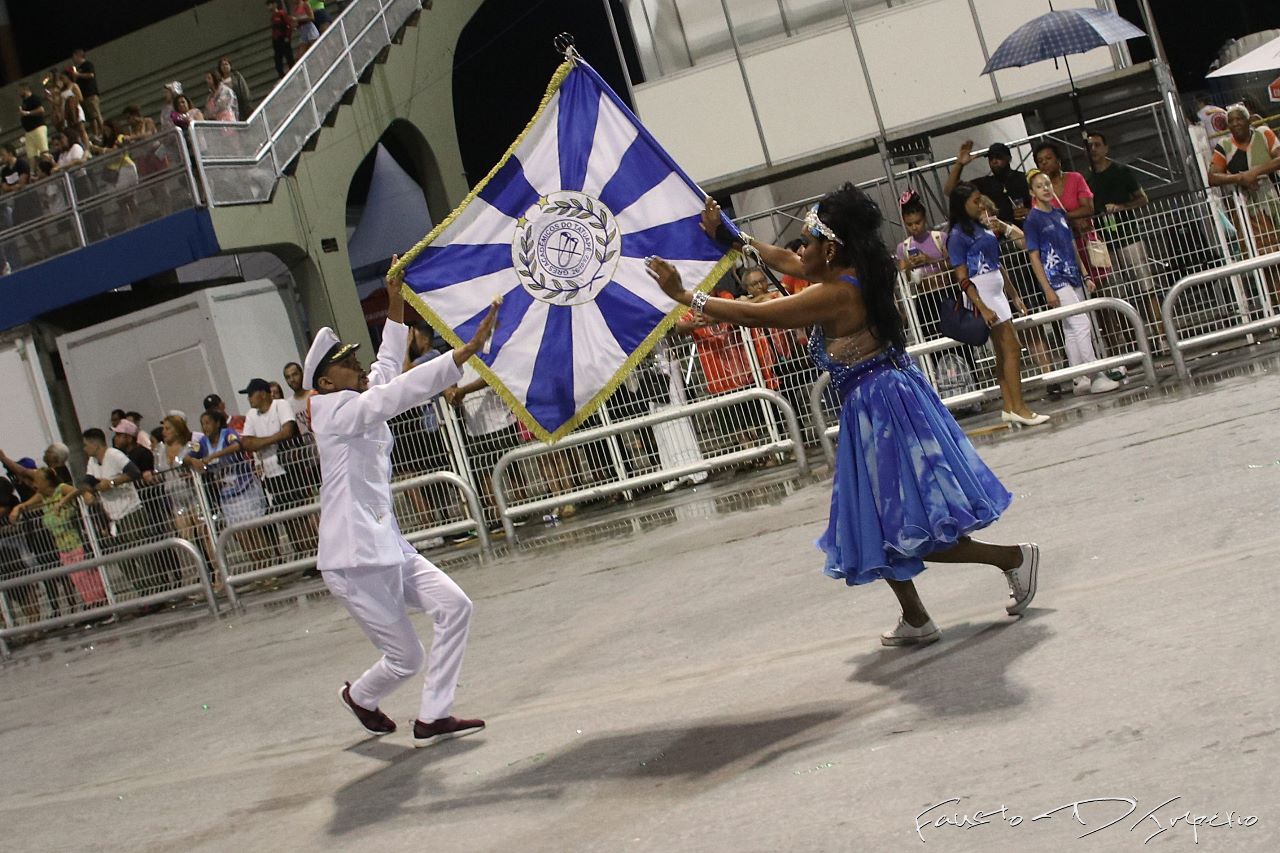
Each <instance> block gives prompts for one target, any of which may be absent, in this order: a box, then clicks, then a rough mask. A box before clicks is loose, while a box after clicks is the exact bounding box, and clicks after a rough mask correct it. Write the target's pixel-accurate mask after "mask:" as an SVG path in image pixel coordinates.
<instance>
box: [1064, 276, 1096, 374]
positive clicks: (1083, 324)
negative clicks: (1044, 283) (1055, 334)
mask: <svg viewBox="0 0 1280 853" xmlns="http://www.w3.org/2000/svg"><path fill="white" fill-rule="evenodd" d="M1054 293H1056V294H1058V304H1059V305H1063V306H1066V305H1075V304H1076V303H1077V302H1083V301H1084V288H1083V287H1075V286H1073V285H1070V284H1068V285H1066V286H1064V287H1060V288H1058V289H1057V290H1055V291H1054ZM1062 332H1063V337H1064V338H1065V339H1066V341H1065V343H1066V347H1067V363H1068V364H1070V365H1072V366H1075V365H1077V364H1085V363H1087V362H1090V361H1097V360H1098V356H1097V354H1096V353H1095V352H1094V349H1093V323H1091V322H1089V315H1088V314H1076V315H1075V316H1073V317H1068V318H1067V319H1065V320H1063V321H1062Z"/></svg>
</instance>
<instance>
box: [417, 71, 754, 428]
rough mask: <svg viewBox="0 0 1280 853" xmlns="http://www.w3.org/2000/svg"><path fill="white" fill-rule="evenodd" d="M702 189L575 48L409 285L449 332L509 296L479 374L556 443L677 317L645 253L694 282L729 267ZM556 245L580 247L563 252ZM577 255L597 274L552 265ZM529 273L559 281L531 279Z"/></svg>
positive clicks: (469, 324)
mask: <svg viewBox="0 0 1280 853" xmlns="http://www.w3.org/2000/svg"><path fill="white" fill-rule="evenodd" d="M564 70H565V69H563V68H562V72H560V73H563V71H564ZM558 76H559V73H558ZM705 198H706V196H705V194H704V193H703V192H702V190H700V189H699V188H698V186H697V185H696V184H694V182H693V181H692V180H691V179H690V178H689V177H688V176H687V175H685V174H684V172H682V171H681V170H680V168H679V167H678V166H677V165H676V164H675V163H674V162H673V161H672V159H671V158H670V156H669V155H668V154H667V153H666V152H665V151H663V150H662V148H661V147H660V146H659V145H658V143H657V142H656V141H655V140H654V139H653V137H652V136H651V135H650V134H649V133H648V131H646V130H645V129H644V128H643V127H642V126H641V125H640V122H639V120H638V119H637V118H636V117H635V115H633V114H632V113H631V111H630V110H629V109H627V107H626V105H625V104H623V103H622V101H621V100H620V99H619V98H618V96H617V95H616V94H615V93H614V92H613V91H612V90H611V89H610V88H609V86H608V85H607V84H606V83H605V82H604V81H603V80H602V79H601V78H600V76H599V75H598V74H597V73H596V72H595V70H594V69H592V68H591V67H590V66H589V65H587V64H586V63H585V62H583V61H582V60H581V59H576V60H575V61H574V63H573V65H572V67H571V68H569V69H568V73H567V75H566V76H564V77H563V79H562V81H561V82H560V84H559V86H558V87H557V86H556V85H555V83H554V81H553V84H552V89H551V90H550V91H549V95H548V99H547V100H546V101H545V102H544V106H543V108H542V109H541V110H540V111H539V113H538V115H537V116H535V117H534V120H533V121H532V122H531V123H530V125H529V127H528V128H526V130H525V132H524V134H522V136H521V138H520V139H518V140H517V142H516V144H515V145H514V146H513V147H512V149H511V150H510V151H509V152H508V154H507V156H506V157H505V158H504V160H502V161H500V162H499V165H498V166H497V167H496V168H495V169H494V171H493V172H491V173H490V175H489V176H488V178H486V180H485V181H484V182H483V183H481V184H480V186H478V187H477V188H476V190H475V191H473V193H472V195H471V196H470V197H468V200H467V201H466V202H464V203H463V205H462V206H461V207H460V208H459V209H458V210H457V211H455V212H454V214H453V216H452V217H451V218H450V220H446V222H445V223H442V226H441V228H439V229H437V232H433V234H431V235H429V236H428V238H427V240H425V241H424V244H420V245H419V247H417V249H416V250H415V251H416V256H415V257H414V258H413V260H412V262H411V263H410V264H409V265H408V266H407V267H406V272H405V282H406V284H408V286H409V287H410V288H411V289H412V290H413V292H414V293H415V294H416V295H417V297H418V299H413V298H412V297H411V301H413V302H414V303H415V305H416V306H417V307H419V308H420V309H422V308H425V309H426V310H425V311H422V312H421V313H423V314H424V316H426V317H427V319H428V320H429V321H430V322H431V323H432V325H434V326H435V327H436V328H437V329H438V330H439V331H440V332H441V333H442V334H445V336H446V337H450V338H453V339H454V340H463V341H465V340H467V339H469V338H470V337H471V336H472V334H473V333H474V331H475V329H476V326H477V325H478V324H479V323H480V320H481V319H482V318H483V316H484V314H485V312H486V310H487V309H488V306H489V304H490V302H491V301H492V300H493V298H494V297H495V296H499V295H501V296H502V297H503V302H502V307H501V309H500V313H499V319H498V328H497V333H496V334H495V335H494V338H493V341H492V343H491V344H490V348H489V350H488V351H487V352H485V353H484V354H482V355H481V356H478V358H480V360H481V361H482V362H483V364H484V367H486V368H487V370H485V369H483V368H481V370H480V372H481V374H482V375H484V376H485V378H486V379H487V380H488V381H489V383H490V385H491V386H493V387H494V388H495V390H497V391H498V392H499V393H500V394H502V396H503V398H504V399H505V400H506V401H507V403H508V404H509V405H511V406H512V409H513V410H514V411H515V412H516V414H517V416H519V417H520V418H521V420H523V421H524V423H525V425H526V426H528V427H529V429H530V430H531V431H532V432H533V433H534V434H535V435H537V436H538V437H540V438H542V439H544V440H554V439H555V438H558V437H559V436H560V435H562V434H563V433H564V432H567V431H568V430H569V429H571V428H572V427H573V426H574V425H575V424H577V423H579V422H581V421H582V420H583V419H584V418H586V417H587V416H588V415H590V413H591V411H593V410H594V409H595V408H596V407H597V406H598V405H599V403H600V402H601V401H602V400H603V398H604V397H606V396H607V392H608V391H609V390H611V389H612V387H614V385H615V384H616V382H618V381H620V380H621V379H622V378H623V376H624V373H623V371H624V370H625V369H629V368H630V367H631V366H633V365H634V364H635V362H636V361H638V360H639V359H640V358H641V357H643V355H644V354H645V352H647V350H648V349H649V348H650V347H651V346H652V345H653V343H655V342H656V341H657V339H658V338H659V337H660V334H659V332H660V331H661V330H662V329H665V327H666V326H669V324H670V323H671V322H674V321H675V319H678V317H679V316H680V313H681V312H680V311H677V310H676V309H677V308H678V307H679V306H678V305H677V303H676V302H675V301H673V300H671V299H669V298H668V297H667V296H666V295H665V294H663V292H662V290H661V289H660V288H659V287H658V285H657V283H656V282H654V281H653V279H652V278H650V277H649V275H648V272H647V271H646V267H645V262H644V261H645V257H646V256H648V255H660V256H662V257H664V258H666V259H667V260H669V261H671V262H672V263H673V264H674V265H675V266H676V268H677V269H678V270H679V271H680V274H681V276H682V277H683V279H684V283H685V286H686V287H688V288H696V287H698V286H700V285H702V284H703V283H704V282H706V281H707V280H708V279H709V278H710V277H711V276H712V275H713V274H714V275H716V276H717V277H718V276H719V275H720V274H721V271H722V270H723V269H724V268H725V265H727V263H728V261H727V260H726V253H725V250H724V249H723V248H722V247H721V246H719V245H718V244H717V243H715V242H714V241H713V240H711V239H710V238H708V237H707V236H706V234H705V233H703V231H702V229H701V228H700V227H699V219H700V215H701V211H702V207H703V204H704V201H705ZM556 199H560V200H562V201H566V200H567V202H566V203H573V204H584V205H586V208H587V209H588V210H592V211H595V216H594V217H592V216H588V215H587V214H586V213H584V212H582V211H581V210H580V209H578V208H574V209H573V210H571V211H569V212H568V213H565V212H563V211H562V212H561V213H560V214H555V215H554V217H553V218H551V219H549V218H547V217H548V216H552V214H550V213H546V210H547V209H548V206H549V205H553V204H555V200H556ZM544 214H545V215H544ZM548 223H549V225H548ZM535 226H536V227H537V229H538V230H537V231H536V232H535ZM566 235H567V236H566ZM551 238H555V239H551ZM562 243H563V244H564V246H561V244H562ZM584 244H585V245H584ZM557 247H561V248H563V249H564V250H565V251H570V252H571V254H560V255H556V253H555V252H556V249H557ZM539 252H540V253H541V254H539ZM578 252H581V253H588V254H590V255H591V258H590V261H591V262H590V264H589V265H588V268H587V270H586V272H581V274H579V273H580V270H579V271H575V269H559V270H558V271H557V269H556V264H557V263H558V261H557V260H556V259H557V257H558V258H559V259H560V260H562V261H564V264H563V266H566V267H575V261H576V260H577V259H579V257H580V254H574V253H578ZM535 255H536V257H535ZM534 260H540V261H542V262H543V263H542V264H541V265H538V264H535V263H533V261H534ZM576 266H577V267H581V266H582V263H576ZM548 268H550V269H551V272H550V273H547V272H546V270H547V269H548ZM531 273H532V275H533V276H534V277H539V276H540V277H541V278H538V279H537V280H539V281H543V282H545V283H546V284H547V285H548V286H549V287H551V288H554V289H555V290H554V293H551V292H549V291H543V290H541V289H539V285H537V284H532V285H531V284H530V282H531V281H533V280H534V279H533V278H531V277H530V274H531ZM522 276H523V277H522ZM575 276H576V277H575ZM561 287H566V288H570V289H566V290H560V289H559V288H561ZM561 294H563V296H562V295H561ZM660 327H661V328H660Z"/></svg>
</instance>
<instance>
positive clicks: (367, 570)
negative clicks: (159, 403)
mask: <svg viewBox="0 0 1280 853" xmlns="http://www.w3.org/2000/svg"><path fill="white" fill-rule="evenodd" d="M392 262H393V264H394V262H395V260H394V259H393V261H392ZM402 285H403V279H402V278H401V277H399V276H388V277H387V304H388V307H387V322H386V325H385V326H384V327H383V333H382V346H381V347H379V348H378V358H377V361H375V362H374V365H373V368H372V369H371V370H370V371H369V373H368V375H367V376H366V375H365V373H364V371H363V369H362V368H361V366H360V362H359V360H358V359H357V357H356V353H355V350H356V347H357V346H358V345H357V344H344V343H342V342H341V341H340V340H338V336H337V335H335V334H334V333H333V330H332V329H328V328H324V329H321V330H320V331H319V332H318V333H317V334H316V337H315V341H314V342H313V343H312V344H311V348H310V350H308V352H307V357H306V359H305V361H304V363H303V381H304V382H305V383H306V386H307V387H309V388H314V389H315V391H316V394H315V396H314V397H312V399H311V429H312V432H313V433H314V434H315V440H316V450H317V452H318V453H319V456H320V477H321V484H320V547H319V553H318V557H317V567H318V568H319V569H320V571H321V573H322V575H323V576H324V581H325V585H326V586H328V587H329V591H330V592H332V593H333V595H334V597H335V598H337V599H339V600H340V601H342V603H343V604H344V605H345V606H346V608H347V611H348V612H349V613H350V614H351V616H352V617H353V618H354V619H355V620H356V621H357V622H358V623H360V627H361V628H362V629H363V630H364V632H365V634H366V635H367V636H368V637H369V639H370V640H371V641H372V642H373V644H374V646H376V647H377V648H378V649H379V650H380V651H381V652H382V658H381V659H380V660H378V661H377V663H375V664H374V665H373V666H371V667H370V668H369V669H368V670H367V671H366V672H365V673H364V674H363V675H361V676H360V677H359V678H358V679H356V681H355V682H354V683H351V682H348V683H347V684H346V685H345V686H344V687H343V688H342V690H341V691H340V693H339V698H340V699H341V701H342V704H343V706H344V707H346V708H347V709H348V710H349V711H350V712H351V713H352V714H353V715H355V717H356V719H357V720H358V721H359V722H360V725H361V726H363V727H364V729H365V731H367V732H369V733H370V734H372V735H377V736H381V735H387V734H390V733H391V732H393V731H395V730H396V724H395V723H394V722H393V721H392V720H391V719H390V718H389V717H388V716H387V715H386V714H384V713H382V711H381V710H379V707H378V705H379V703H380V702H381V700H382V699H383V698H384V697H385V696H387V695H388V694H390V693H391V691H392V690H394V689H395V688H396V687H398V686H399V685H400V684H402V683H403V682H405V681H407V680H409V679H410V678H412V677H413V676H414V675H415V674H416V673H417V672H418V671H420V670H421V669H422V668H423V666H424V665H425V666H426V679H425V683H424V685H423V690H422V706H421V711H420V712H419V714H418V719H417V721H416V722H415V723H414V726H413V745H414V746H430V745H432V744H435V743H438V742H439V741H442V740H445V739H447V738H452V737H460V736H462V735H467V734H472V733H474V732H477V731H480V730H481V729H483V728H484V721H483V720H468V719H459V718H457V717H454V716H452V715H450V713H449V711H450V708H451V706H452V705H453V697H454V691H455V689H456V688H457V684H458V674H459V672H460V671H461V668H462V657H463V653H464V652H465V650H466V644H467V632H468V629H469V627H470V623H471V600H470V599H469V598H467V596H466V593H464V592H463V591H462V589H461V588H460V587H459V586H458V585H457V584H456V583H454V582H453V581H452V580H451V579H450V578H449V577H448V576H447V575H446V574H445V573H444V572H442V571H440V569H438V568H436V566H434V565H432V564H431V562H430V561H428V560H427V559H426V558H425V557H423V556H422V555H421V554H419V553H418V552H417V550H415V549H414V547H413V546H412V545H410V544H409V543H408V542H407V541H406V540H405V538H404V536H403V535H401V533H400V526H399V524H398V523H397V522H396V517H395V513H394V511H393V503H392V495H391V445H392V441H393V439H392V436H391V430H390V429H389V428H388V427H387V421H388V420H390V419H391V418H393V417H395V416H396V415H398V414H400V413H402V412H406V411H408V410H409V409H412V408H414V407H415V406H420V405H422V404H423V403H424V402H425V401H427V400H429V399H431V398H432V397H433V396H435V395H436V394H438V393H440V392H441V391H442V390H444V389H445V388H447V387H449V386H451V385H453V384H454V383H456V382H457V381H458V378H459V377H460V376H461V375H462V371H461V365H462V363H463V362H465V361H466V360H467V359H468V358H470V357H471V356H473V355H475V354H476V353H477V352H478V351H479V350H480V347H481V346H483V344H484V342H485V340H486V339H487V338H488V337H489V335H490V334H491V333H492V332H493V326H494V323H495V322H496V318H497V304H496V303H495V304H494V305H493V306H492V307H491V308H490V310H489V312H488V314H487V315H486V316H485V318H484V320H482V321H481V323H480V324H479V326H478V328H477V329H476V332H475V336H474V337H473V338H472V339H471V340H470V341H469V342H468V343H466V344H465V345H463V346H461V347H458V348H457V349H455V350H454V351H453V353H452V355H451V357H449V358H437V359H434V360H432V361H430V362H427V363H426V364H423V365H421V366H418V367H414V368H413V369H411V370H408V371H405V372H401V371H402V369H403V362H404V357H405V351H406V348H407V345H408V339H409V329H408V327H407V326H405V325H404V297H403V295H402V294H401V292H400V291H401V287H402ZM410 607H412V608H413V609H415V610H422V611H424V612H426V613H427V614H428V615H430V616H431V619H432V621H433V622H434V623H435V633H434V637H433V639H432V642H431V652H430V654H426V653H425V651H424V649H423V646H422V642H421V641H420V640H419V639H418V636H417V634H416V633H414V630H413V625H412V623H411V622H410V621H409V614H408V609H409V608H410Z"/></svg>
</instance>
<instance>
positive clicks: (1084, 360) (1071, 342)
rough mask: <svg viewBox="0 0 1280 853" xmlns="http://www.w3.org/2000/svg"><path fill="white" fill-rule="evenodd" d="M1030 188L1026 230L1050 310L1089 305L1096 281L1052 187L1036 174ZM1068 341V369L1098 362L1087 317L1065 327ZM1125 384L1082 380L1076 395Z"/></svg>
mask: <svg viewBox="0 0 1280 853" xmlns="http://www.w3.org/2000/svg"><path fill="white" fill-rule="evenodd" d="M1027 181H1028V183H1029V184H1030V185H1031V196H1032V209H1031V212H1030V213H1029V214H1027V220H1026V222H1025V224H1024V225H1023V232H1024V233H1025V235H1026V241H1027V253H1028V254H1029V255H1030V256H1031V269H1032V271H1033V272H1034V273H1035V275H1036V280H1037V281H1039V282H1040V287H1041V289H1043V290H1044V298H1045V301H1046V302H1047V303H1048V304H1049V307H1050V308H1057V307H1058V306H1060V305H1075V304H1076V303H1077V302H1083V301H1084V300H1085V292H1086V290H1087V291H1088V292H1089V293H1093V292H1094V290H1095V289H1096V285H1094V283H1093V279H1091V278H1088V277H1084V276H1082V274H1081V270H1083V269H1085V265H1084V263H1083V261H1082V259H1081V257H1080V250H1079V248H1078V247H1077V244H1076V241H1075V239H1074V238H1073V236H1072V231H1071V224H1070V223H1069V222H1067V215H1066V214H1065V213H1063V212H1062V210H1061V209H1060V208H1057V207H1054V206H1053V182H1052V181H1051V180H1049V176H1048V175H1046V174H1045V173H1044V172H1038V171H1032V173H1031V174H1030V175H1029V176H1028V177H1027ZM1062 330H1063V337H1064V338H1065V339H1066V347H1067V363H1068V364H1070V365H1072V366H1073V367H1074V366H1075V365H1077V364H1088V363H1089V362H1091V361H1097V360H1098V356H1097V353H1096V352H1095V351H1094V348H1093V324H1092V323H1091V322H1090V321H1089V315H1088V314H1075V315H1073V316H1071V317H1067V318H1066V319H1065V320H1063V321H1062ZM1119 387H1120V383H1118V382H1116V381H1115V380H1114V379H1109V378H1107V376H1106V375H1105V374H1103V373H1101V372H1099V373H1098V374H1097V375H1096V376H1094V377H1093V378H1092V379H1090V378H1089V377H1088V376H1077V377H1076V379H1075V393H1076V394H1090V393H1093V394H1102V393H1105V392H1107V391H1114V390H1116V389H1117V388H1119Z"/></svg>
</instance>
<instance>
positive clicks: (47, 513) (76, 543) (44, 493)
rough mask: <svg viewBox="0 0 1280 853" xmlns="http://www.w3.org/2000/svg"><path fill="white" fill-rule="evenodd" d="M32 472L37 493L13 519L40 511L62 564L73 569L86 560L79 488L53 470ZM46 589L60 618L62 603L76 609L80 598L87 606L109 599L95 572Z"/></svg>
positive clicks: (17, 509)
mask: <svg viewBox="0 0 1280 853" xmlns="http://www.w3.org/2000/svg"><path fill="white" fill-rule="evenodd" d="M32 473H33V474H34V478H33V483H34V484H35V494H33V495H32V496H31V497H30V498H28V499H27V500H25V501H23V502H22V503H20V504H18V505H17V506H16V507H14V508H13V510H12V511H11V513H10V519H11V520H12V521H13V522H14V523H15V524H16V523H17V521H18V519H19V518H20V517H21V516H22V514H23V513H24V512H39V513H40V520H41V523H42V524H44V527H45V529H46V530H47V531H48V532H49V535H50V536H51V537H52V538H53V543H54V546H55V547H56V549H57V553H58V562H60V563H61V564H62V565H64V566H70V565H74V564H76V563H79V562H81V561H83V560H84V559H85V552H84V540H83V539H82V538H81V536H80V523H79V518H78V515H79V513H78V507H77V506H76V503H75V500H76V497H77V496H78V495H79V491H77V489H76V487H75V486H71V485H68V484H66V483H62V482H59V480H58V475H57V474H56V473H55V472H54V471H53V469H52V468H38V469H36V470H35V471H33V472H32ZM44 587H45V594H46V595H48V597H49V603H50V605H51V607H52V610H53V615H54V616H58V615H60V610H61V608H60V607H59V600H62V601H65V602H67V603H68V604H71V605H72V606H73V607H74V606H75V602H76V600H77V598H78V599H79V603H80V605H82V606H86V607H92V606H93V605H95V604H103V603H105V602H106V600H107V593H106V590H105V589H104V588H103V586H102V577H101V575H99V574H98V572H97V570H95V569H83V570H81V571H78V572H72V573H71V574H70V575H69V576H68V575H63V576H61V577H56V578H50V579H49V580H48V581H46V582H45V584H44Z"/></svg>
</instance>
